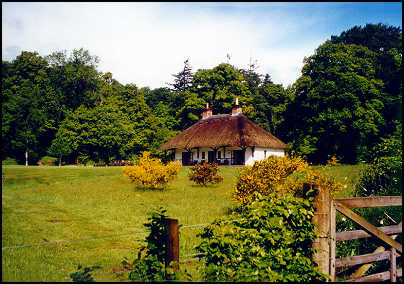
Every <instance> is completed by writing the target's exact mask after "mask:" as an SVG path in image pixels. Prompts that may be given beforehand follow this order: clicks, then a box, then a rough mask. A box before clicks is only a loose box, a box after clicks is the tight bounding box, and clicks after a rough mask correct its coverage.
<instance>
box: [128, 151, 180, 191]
mask: <svg viewBox="0 0 404 284" xmlns="http://www.w3.org/2000/svg"><path fill="white" fill-rule="evenodd" d="M180 167H181V164H180V163H179V162H169V163H168V164H167V165H163V163H162V162H161V160H160V159H156V158H151V157H150V152H147V151H145V152H143V155H142V157H140V159H139V162H138V164H137V165H134V166H125V167H123V172H124V174H125V175H127V176H128V177H129V178H130V179H131V181H132V182H133V183H135V184H136V185H142V186H144V187H149V188H164V187H165V186H166V185H167V183H168V182H170V181H171V180H173V179H174V178H175V177H176V176H177V175H178V172H179V169H180Z"/></svg>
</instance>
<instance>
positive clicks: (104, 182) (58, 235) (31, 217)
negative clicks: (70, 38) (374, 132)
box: [2, 166, 360, 281]
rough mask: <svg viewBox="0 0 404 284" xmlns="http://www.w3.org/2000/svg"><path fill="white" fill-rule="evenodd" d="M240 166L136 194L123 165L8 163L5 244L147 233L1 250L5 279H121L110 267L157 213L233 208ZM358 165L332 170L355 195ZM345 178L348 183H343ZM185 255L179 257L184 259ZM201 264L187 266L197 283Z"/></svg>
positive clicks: (183, 236)
mask: <svg viewBox="0 0 404 284" xmlns="http://www.w3.org/2000/svg"><path fill="white" fill-rule="evenodd" d="M238 169H239V168H235V167H221V168H220V173H221V174H222V175H223V176H224V182H223V183H221V184H219V185H215V186H209V187H207V188H203V187H200V186H197V185H194V184H193V183H192V182H190V181H189V180H188V178H187V173H188V171H189V168H187V167H183V168H182V169H181V171H180V174H179V177H178V178H177V179H176V180H175V181H174V182H173V183H172V184H171V185H170V186H169V187H168V188H167V189H166V190H163V191H160V190H154V191H142V190H137V189H136V188H135V187H134V185H133V184H131V183H130V181H129V179H128V178H127V177H126V176H124V175H123V172H122V168H121V167H108V168H105V167H98V168H93V167H75V166H64V167H61V168H59V167H35V166H29V167H24V166H3V167H2V172H3V174H4V179H2V188H3V190H2V247H3V248H4V247H10V246H20V245H25V244H37V243H46V242H54V241H57V240H78V239H86V238H94V237H100V236H108V235H117V234H125V233H130V232H144V233H143V234H133V235H126V236H116V237H111V238H98V239H92V240H80V241H74V242H61V243H59V244H51V245H46V246H31V247H24V248H11V249H5V250H2V281H70V277H69V274H70V273H72V272H75V271H76V268H77V265H78V264H82V265H83V266H85V267H86V266H93V265H101V266H102V267H104V269H103V270H102V271H101V272H99V273H97V274H95V279H96V280H97V281H108V280H111V281H114V280H115V281H116V280H117V278H115V276H116V274H113V273H111V271H112V267H113V266H116V265H118V264H119V263H120V262H121V261H122V260H123V258H124V257H127V259H128V260H129V261H132V260H133V259H134V258H135V256H136V254H137V248H138V247H139V246H140V245H141V244H142V243H141V241H142V240H143V239H144V237H145V233H146V231H145V229H144V227H143V224H144V223H145V222H146V221H147V217H148V216H149V215H148V214H149V213H150V212H151V211H152V209H153V208H158V207H159V206H162V207H164V208H165V209H167V215H168V216H169V217H171V218H177V219H179V223H180V224H181V225H190V224H200V223H208V222H212V221H213V220H214V219H215V218H217V217H220V216H223V215H225V214H226V213H227V212H228V211H229V209H231V208H232V207H233V206H234V205H235V204H236V203H235V201H234V200H233V199H232V197H231V194H232V190H233V187H234V184H235V181H236V173H237V170H238ZM359 169H360V166H335V167H333V168H331V169H329V170H330V171H333V172H332V173H333V175H335V176H336V177H337V179H338V180H340V181H345V182H346V183H347V184H348V188H347V190H346V192H348V193H349V192H350V190H351V189H352V185H353V184H354V183H355V181H356V180H357V178H358V177H359V176H358V171H359ZM345 177H347V179H345ZM200 230H201V227H192V228H183V229H181V230H180V256H183V255H189V254H193V253H195V251H193V247H194V246H195V245H197V244H198V239H197V238H196V234H197V233H198V232H199V231H200ZM187 258H189V257H184V258H182V259H187ZM197 266H198V262H190V263H189V264H182V265H181V267H182V268H184V267H186V268H188V269H189V271H190V272H191V274H192V275H193V280H196V281H198V280H199V281H200V280H201V279H200V275H199V273H198V271H197V270H196V267H197Z"/></svg>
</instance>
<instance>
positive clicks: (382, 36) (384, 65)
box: [331, 23, 402, 136]
mask: <svg viewBox="0 0 404 284" xmlns="http://www.w3.org/2000/svg"><path fill="white" fill-rule="evenodd" d="M331 42H333V43H345V44H356V45H362V46H366V47H367V48H369V49H370V50H371V51H373V52H375V53H376V62H375V65H374V67H375V77H376V78H378V79H381V80H382V81H383V84H384V87H383V91H384V93H385V95H384V96H383V103H384V109H383V117H384V118H385V120H386V127H385V129H384V130H383V131H382V134H381V135H382V136H389V135H391V134H392V133H393V132H394V131H395V123H394V121H402V91H401V90H402V30H401V28H400V27H394V26H388V25H384V24H381V23H379V24H366V25H365V26H363V27H362V26H354V27H353V28H351V29H349V30H347V31H344V32H342V33H341V34H340V35H339V36H331Z"/></svg>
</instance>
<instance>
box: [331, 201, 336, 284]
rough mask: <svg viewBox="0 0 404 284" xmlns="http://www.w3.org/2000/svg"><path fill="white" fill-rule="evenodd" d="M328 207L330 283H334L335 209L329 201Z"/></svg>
mask: <svg viewBox="0 0 404 284" xmlns="http://www.w3.org/2000/svg"><path fill="white" fill-rule="evenodd" d="M330 205H331V207H330V276H331V282H334V281H335V269H336V268H335V258H336V231H337V229H336V218H335V215H336V209H335V206H334V202H332V201H331V204H330Z"/></svg>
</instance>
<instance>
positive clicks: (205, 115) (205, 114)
mask: <svg viewBox="0 0 404 284" xmlns="http://www.w3.org/2000/svg"><path fill="white" fill-rule="evenodd" d="M210 116H212V109H211V108H210V107H209V103H206V109H205V110H204V111H203V113H202V119H205V118H208V117H210Z"/></svg>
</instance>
